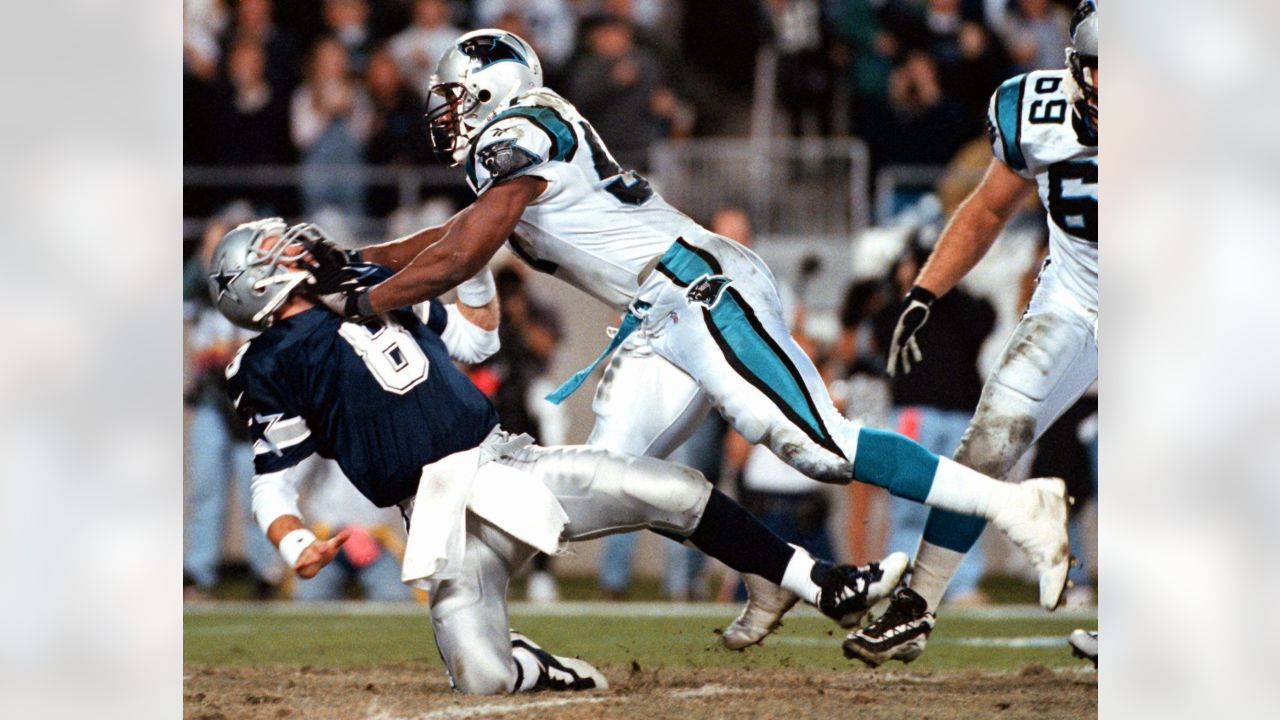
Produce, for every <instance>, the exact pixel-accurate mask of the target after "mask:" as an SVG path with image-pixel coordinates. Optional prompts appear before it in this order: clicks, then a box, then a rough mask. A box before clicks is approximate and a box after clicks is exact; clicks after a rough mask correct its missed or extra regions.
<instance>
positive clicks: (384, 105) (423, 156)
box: [364, 47, 431, 217]
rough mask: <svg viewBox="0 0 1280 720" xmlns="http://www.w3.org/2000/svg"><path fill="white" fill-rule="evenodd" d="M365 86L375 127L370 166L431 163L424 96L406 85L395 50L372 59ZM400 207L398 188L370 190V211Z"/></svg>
mask: <svg viewBox="0 0 1280 720" xmlns="http://www.w3.org/2000/svg"><path fill="white" fill-rule="evenodd" d="M365 84H366V85H367V86H368V88H369V97H370V99H371V100H372V102H373V113H374V115H373V125H372V127H371V128H370V136H369V141H368V142H367V143H366V144H365V148H364V158H365V161H366V162H368V163H369V164H370V165H394V166H399V167H414V166H418V165H425V164H427V163H428V162H431V148H430V147H429V143H428V142H427V134H426V132H425V130H424V125H423V120H422V107H423V101H422V97H421V96H420V95H418V93H417V92H416V91H415V90H414V89H413V88H411V87H409V86H408V85H406V84H405V82H404V80H403V78H402V77H401V75H400V69H399V67H398V66H397V65H396V62H395V60H394V59H393V58H392V55H391V51H390V50H389V49H387V48H385V47H384V48H381V49H379V50H377V51H376V52H374V54H373V56H372V57H371V58H369V69H368V70H367V71H366V72H365ZM398 205H399V193H398V190H397V188H395V187H390V186H381V185H378V186H373V187H371V188H370V189H369V212H370V214H371V215H373V216H375V217H384V216H386V215H388V214H389V213H391V212H392V211H393V210H395V209H396V207H397V206H398Z"/></svg>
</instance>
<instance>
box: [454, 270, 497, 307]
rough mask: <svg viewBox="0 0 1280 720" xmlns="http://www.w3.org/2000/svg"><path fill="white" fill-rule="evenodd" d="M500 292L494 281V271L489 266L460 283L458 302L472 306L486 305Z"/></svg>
mask: <svg viewBox="0 0 1280 720" xmlns="http://www.w3.org/2000/svg"><path fill="white" fill-rule="evenodd" d="M497 294H498V286H497V284H495V283H494V281H493V273H491V272H489V268H488V266H486V267H485V268H484V269H483V270H481V271H480V272H478V273H476V276H475V277H473V278H471V279H469V280H463V281H462V282H461V283H460V284H459V285H458V302H460V303H462V304H463V305H467V306H470V307H484V306H485V305H488V304H489V301H490V300H492V299H493V296H494V295H497Z"/></svg>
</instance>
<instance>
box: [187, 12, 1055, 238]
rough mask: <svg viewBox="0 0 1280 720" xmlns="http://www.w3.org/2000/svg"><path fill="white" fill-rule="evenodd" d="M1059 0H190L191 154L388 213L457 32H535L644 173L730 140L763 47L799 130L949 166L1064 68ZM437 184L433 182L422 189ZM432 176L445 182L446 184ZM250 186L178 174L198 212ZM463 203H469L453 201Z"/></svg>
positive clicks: (778, 98) (628, 160)
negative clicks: (685, 142)
mask: <svg viewBox="0 0 1280 720" xmlns="http://www.w3.org/2000/svg"><path fill="white" fill-rule="evenodd" d="M1070 8H1071V2H1070V0H698V1H697V2H693V1H690V0H685V1H679V0H469V1H463V0H186V2H185V17H186V23H185V28H184V37H183V71H184V72H183V82H184V92H183V98H184V143H185V147H184V154H185V162H186V164H187V165H188V166H215V167H231V168H235V167H253V166H262V165H297V166H298V167H299V168H300V171H299V172H300V178H299V179H298V181H297V182H296V183H294V182H288V183H280V184H279V185H274V186H269V185H262V186H260V187H256V188H251V189H249V190H248V195H249V196H250V199H252V200H254V201H255V202H256V203H259V204H264V205H268V206H270V207H272V208H273V209H274V210H275V211H276V212H278V213H280V214H283V215H296V214H300V213H306V214H311V213H314V212H316V211H317V210H319V209H320V208H322V207H331V208H335V209H337V210H339V211H341V212H343V213H346V214H348V215H351V216H365V215H368V216H372V217H385V216H386V215H388V214H389V213H390V212H391V211H392V210H394V209H395V207H396V205H397V196H396V194H395V191H394V189H391V188H388V187H387V186H386V184H385V183H370V182H369V181H368V179H367V174H368V173H367V170H366V168H367V167H418V166H423V165H429V164H430V163H431V162H432V159H431V157H430V152H429V148H428V147H427V142H426V136H425V133H424V132H423V128H422V111H423V97H424V94H425V93H427V92H428V90H429V87H430V77H431V74H432V72H433V70H434V67H435V64H436V62H437V61H438V59H439V57H440V55H441V54H442V53H443V52H444V51H445V50H446V49H447V48H448V47H449V45H450V43H451V42H452V40H454V39H455V38H456V37H457V36H458V35H460V34H461V33H463V32H464V31H466V30H469V29H474V28H479V27H498V28H502V29H504V30H509V31H512V32H515V33H517V34H519V35H520V36H521V37H524V38H525V39H526V40H528V41H529V42H530V43H531V44H532V45H533V47H534V48H535V49H536V50H537V51H538V53H539V56H540V58H541V59H542V63H543V69H544V76H545V80H546V83H547V85H548V86H550V87H551V88H553V89H555V90H557V91H559V92H560V93H561V94H563V95H565V96H566V97H567V98H568V99H569V100H570V101H572V102H574V103H575V104H576V105H577V106H578V107H579V109H580V110H582V112H583V113H584V115H585V116H586V117H588V118H590V119H591V121H592V123H593V124H594V125H595V127H596V130H597V131H598V132H599V134H600V135H601V137H602V138H603V139H604V141H605V143H606V144H607V145H608V146H609V148H610V150H611V151H612V152H613V154H614V156H615V157H616V158H617V159H618V160H619V162H620V163H621V164H622V165H623V166H626V167H631V168H634V169H637V170H640V171H644V170H645V169H646V168H647V165H648V148H649V146H650V144H652V143H653V142H654V141H655V140H658V139H661V138H672V137H687V136H691V135H740V134H742V133H744V132H745V131H746V129H747V125H746V121H745V119H744V118H745V117H746V116H747V115H749V114H750V113H749V110H750V107H751V103H752V100H753V98H752V91H753V89H756V86H755V84H754V77H755V73H756V70H757V68H756V65H757V58H758V57H760V54H759V50H761V49H762V48H768V49H770V50H772V51H773V57H775V58H776V73H774V77H775V78H776V84H775V87H774V88H773V96H774V102H775V105H776V108H777V110H778V112H779V114H780V115H781V116H783V117H785V118H786V123H785V125H786V129H787V131H788V132H790V133H791V134H793V135H797V136H798V135H826V136H829V135H856V136H858V137H861V138H863V139H864V140H866V141H867V143H868V145H869V147H870V149H871V154H872V163H873V168H874V167H878V166H880V165H883V164H931V165H942V164H945V163H946V162H947V161H949V160H950V159H951V158H952V157H953V156H954V155H955V154H956V152H957V151H958V150H959V149H960V148H961V146H962V145H963V144H964V143H965V142H966V141H968V140H970V139H972V138H974V137H977V136H979V135H980V134H981V132H982V128H983V122H984V120H983V118H984V115H985V112H986V105H987V100H988V98H989V96H990V94H991V92H992V91H993V90H994V88H995V87H996V86H997V85H998V84H999V83H1000V82H1001V81H1002V80H1004V79H1005V78H1007V77H1009V76H1011V75H1013V74H1015V73H1017V72H1022V71H1026V70H1031V69H1035V68H1043V67H1061V66H1062V65H1063V49H1064V47H1065V46H1066V44H1067V40H1068V33H1067V27H1068V21H1069V16H1070ZM425 189H427V190H430V189H431V188H429V187H428V188H425ZM437 189H439V188H437ZM233 195H234V196H235V197H242V196H245V195H246V191H245V189H244V188H236V189H235V191H234V193H233V192H232V190H231V189H227V188H224V189H222V190H221V191H219V190H218V189H216V188H209V187H200V188H189V189H188V193H187V197H186V199H185V204H186V206H187V212H186V214H187V216H188V217H208V216H209V215H211V214H213V212H214V211H215V210H216V209H217V208H218V207H221V206H222V205H224V204H225V203H226V202H227V201H228V200H229V199H230V198H231V197H232V196H233ZM458 199H459V200H460V199H462V198H461V197H459V198H458Z"/></svg>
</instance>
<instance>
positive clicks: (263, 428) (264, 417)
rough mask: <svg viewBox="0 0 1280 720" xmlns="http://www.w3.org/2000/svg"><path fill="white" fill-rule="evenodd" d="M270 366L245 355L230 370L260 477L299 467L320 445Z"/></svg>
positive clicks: (229, 380)
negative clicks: (251, 441)
mask: <svg viewBox="0 0 1280 720" xmlns="http://www.w3.org/2000/svg"><path fill="white" fill-rule="evenodd" d="M246 347H248V346H246ZM266 364H267V363H265V362H263V361H262V359H261V358H258V357H255V356H254V355H253V354H252V353H246V352H243V351H242V352H241V353H240V354H238V355H237V356H236V359H235V360H233V361H232V362H231V364H230V365H228V366H227V388H228V390H229V391H230V393H231V401H232V402H233V403H234V404H235V407H236V410H237V412H238V413H239V415H240V417H241V418H244V419H245V420H246V421H247V422H248V424H249V433H250V435H251V436H252V439H253V470H254V473H255V474H258V475H265V474H267V473H276V472H280V471H282V470H287V469H289V468H291V467H293V466H295V465H297V464H298V463H300V462H302V461H303V460H305V459H306V458H307V457H309V456H310V455H311V454H312V453H314V452H315V451H316V444H317V443H316V439H315V438H314V437H313V436H312V434H311V428H309V427H307V423H306V421H305V420H303V419H302V416H301V414H300V411H299V409H298V407H297V405H296V403H295V402H293V401H292V399H291V397H290V393H289V392H288V389H287V388H285V387H284V386H283V385H281V384H280V383H279V382H278V379H277V378H276V377H275V374H274V373H273V372H272V371H271V368H269V367H265V365H266Z"/></svg>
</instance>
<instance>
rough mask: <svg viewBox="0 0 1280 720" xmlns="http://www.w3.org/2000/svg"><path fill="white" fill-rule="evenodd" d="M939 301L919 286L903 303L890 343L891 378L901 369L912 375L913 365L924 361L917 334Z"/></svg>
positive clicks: (912, 289) (909, 293)
mask: <svg viewBox="0 0 1280 720" xmlns="http://www.w3.org/2000/svg"><path fill="white" fill-rule="evenodd" d="M937 299H938V298H937V296H935V295H934V294H933V293H931V292H929V291H928V290H925V289H924V288H922V287H920V286H919V285H917V286H915V287H913V288H911V292H908V293H907V297H906V299H905V300H903V301H902V314H901V315H899V316H898V325H897V327H895V328H894V329H893V340H892V341H891V342H890V343H889V377H897V374H898V369H899V368H901V369H902V372H903V374H907V373H910V372H911V364H912V363H918V362H920V361H921V360H923V359H924V354H923V353H921V352H920V343H919V342H917V341H916V333H918V332H920V328H922V327H924V324H925V323H926V322H928V320H929V308H931V307H932V306H933V301H934V300H937Z"/></svg>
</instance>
